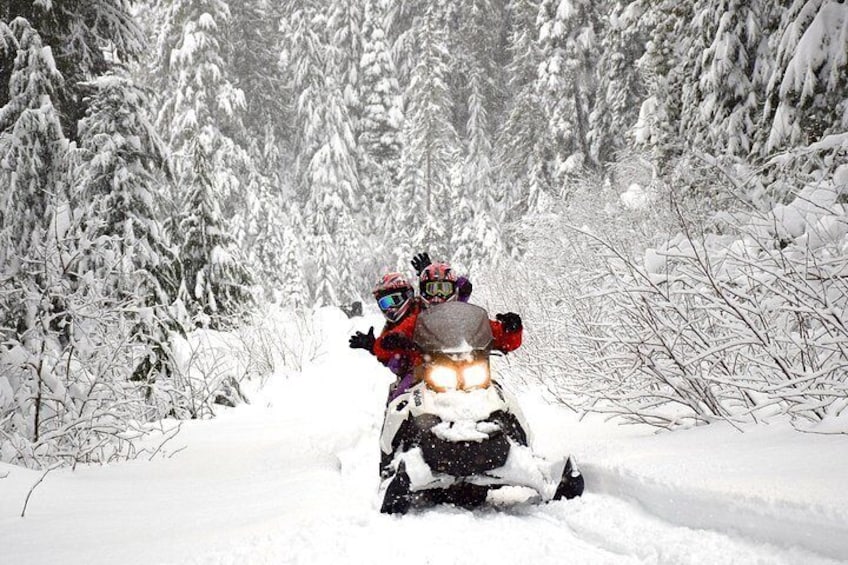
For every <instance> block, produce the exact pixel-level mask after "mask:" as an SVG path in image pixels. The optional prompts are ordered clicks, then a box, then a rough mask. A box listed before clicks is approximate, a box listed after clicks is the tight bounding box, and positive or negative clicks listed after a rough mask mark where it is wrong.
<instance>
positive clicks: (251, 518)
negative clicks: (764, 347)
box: [0, 310, 848, 565]
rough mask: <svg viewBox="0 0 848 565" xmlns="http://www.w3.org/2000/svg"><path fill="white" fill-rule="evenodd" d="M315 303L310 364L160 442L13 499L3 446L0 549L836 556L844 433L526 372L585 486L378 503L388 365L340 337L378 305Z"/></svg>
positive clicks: (844, 530) (165, 555) (847, 543)
mask: <svg viewBox="0 0 848 565" xmlns="http://www.w3.org/2000/svg"><path fill="white" fill-rule="evenodd" d="M322 316H323V322H324V325H323V331H322V332H321V333H320V337H319V340H320V341H321V342H322V343H321V345H320V349H319V351H318V355H317V357H316V358H315V360H314V361H313V362H311V363H310V364H308V365H307V366H306V368H305V370H304V371H303V373H301V374H292V375H289V376H283V375H278V376H276V377H275V378H272V379H271V380H270V381H269V383H268V385H267V386H266V387H265V388H264V389H263V390H261V391H258V392H256V391H254V392H253V394H252V398H253V402H252V404H251V405H250V406H242V407H239V408H236V409H234V410H225V411H223V413H222V414H221V415H220V417H219V418H217V419H215V420H212V421H200V422H186V423H185V424H184V429H183V431H182V433H181V434H180V435H179V436H178V437H177V438H176V439H175V440H173V441H172V442H171V443H169V444H168V445H167V446H166V447H167V451H168V453H169V454H170V457H169V458H164V457H158V458H156V459H154V460H153V461H147V460H136V461H132V462H125V463H120V464H112V465H108V466H102V467H82V468H78V469H77V470H76V471H71V470H67V469H63V470H56V471H53V472H51V473H50V474H48V475H47V477H46V478H45V479H44V482H43V483H42V484H41V485H40V486H39V487H38V488H37V489H36V490H35V491H34V493H33V495H32V499H31V500H30V503H29V506H28V509H27V515H26V517H25V518H24V519H21V518H20V517H19V514H20V512H21V508H22V506H23V502H24V499H25V497H26V494H27V492H28V491H29V489H30V487H31V485H32V484H33V483H34V482H35V481H36V480H37V479H38V478H39V477H40V475H41V474H40V473H39V472H36V471H30V470H25V469H21V468H18V467H12V466H10V465H6V464H0V476H3V475H7V476H6V478H3V479H0V563H2V564H15V565H22V564H48V563H61V564H62V565H70V564H76V563H79V564H83V563H84V564H92V565H93V564H101V563H102V564H106V563H109V564H114V563H121V564H133V563H144V564H147V565H149V564H153V563H203V564H210V565H211V564H224V563H274V564H281V563H285V564H288V563H293V564H294V563H298V564H301V563H302V564H309V565H322V564H328V565H329V564H332V565H338V564H342V563H344V564H348V563H362V564H369V565H381V564H387V565H388V564H392V565H397V564H398V563H401V562H403V563H411V564H438V565H446V564H451V563H457V564H464V563H481V564H482V563H485V564H486V565H492V564H500V563H503V564H510V565H514V564H522V563H533V564H561V563H577V564H580V563H586V564H590V563H591V564H597V563H615V564H618V563H658V564H659V563H662V564H669V565H672V564H673V565H679V564H685V563H691V564H711V565H712V564H717V563H728V564H748V563H751V564H753V563H768V564H805V565H806V564H825V563H840V562H841V563H848V510H846V509H848V489H846V488H845V477H846V476H848V471H846V469H848V437H846V436H845V435H836V436H833V435H831V436H826V435H818V434H801V433H798V432H795V431H793V430H791V429H790V428H789V427H788V426H787V425H785V424H773V425H763V426H760V427H758V428H756V429H749V430H747V431H746V433H739V432H737V431H735V430H733V429H732V428H729V427H726V426H710V427H703V428H698V429H694V430H689V431H681V432H675V433H663V434H656V433H654V430H651V429H645V428H638V427H620V426H615V425H613V424H609V423H604V422H602V421H600V420H599V419H588V420H584V421H582V422H578V421H577V420H576V418H575V417H574V416H573V415H571V414H569V413H567V412H565V411H564V410H562V409H560V408H558V407H554V406H551V405H550V404H548V403H547V402H546V401H545V400H544V398H543V397H542V395H541V393H540V392H538V391H533V390H531V391H528V392H526V393H523V394H521V395H519V398H520V401H521V404H522V408H523V410H524V413H525V415H526V416H527V418H528V420H529V421H530V424H531V426H532V428H533V431H534V434H535V442H536V443H535V445H534V447H535V448H536V450H537V451H538V452H539V453H540V454H542V455H545V456H547V457H552V458H553V457H560V456H561V455H564V454H566V453H567V452H571V453H573V454H575V455H576V456H577V458H578V460H579V461H580V463H581V466H582V469H583V471H584V475H585V477H586V483H587V489H586V493H585V494H584V496H583V497H582V498H581V499H577V500H573V501H562V502H556V503H551V504H548V505H543V506H538V507H537V506H530V505H526V504H511V505H509V504H504V505H501V506H499V507H487V508H483V509H478V510H475V511H466V510H462V509H457V508H453V507H439V508H434V509H429V510H424V511H414V512H413V513H411V514H409V515H407V516H404V517H397V516H385V515H381V514H380V513H379V502H380V501H379V498H378V496H377V488H378V476H377V466H378V463H377V462H378V449H379V447H378V443H377V437H378V433H379V428H380V424H381V421H380V414H381V410H382V406H383V401H384V399H385V393H386V387H387V385H388V383H389V382H390V381H391V377H390V376H389V375H388V373H387V372H386V371H385V370H384V369H382V368H380V367H379V365H378V364H377V363H376V361H374V360H373V358H371V357H370V356H369V355H368V354H367V353H365V352H363V351H361V350H356V351H354V350H350V349H348V347H347V336H348V335H350V334H351V333H352V332H353V331H354V330H357V329H359V330H363V331H365V330H367V329H368V326H369V325H372V324H374V325H377V328H378V329H379V319H376V318H368V319H358V320H354V321H349V320H347V319H345V318H343V317H342V315H341V314H340V313H336V312H334V311H331V310H325V311H323V313H322ZM494 363H495V368H497V363H498V360H494ZM507 384H508V383H507ZM181 448H183V449H181Z"/></svg>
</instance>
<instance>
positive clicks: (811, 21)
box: [759, 0, 848, 158]
mask: <svg viewBox="0 0 848 565" xmlns="http://www.w3.org/2000/svg"><path fill="white" fill-rule="evenodd" d="M846 29H848V5H846V4H845V2H838V1H835V0H794V1H793V2H792V3H791V5H790V6H789V8H788V9H786V10H785V11H784V13H783V17H782V20H781V23H780V29H779V32H778V36H777V38H778V42H777V52H776V64H775V67H774V71H773V72H772V74H771V76H770V78H769V81H768V87H767V91H766V104H765V110H764V116H763V124H762V126H763V130H764V131H767V137H766V138H765V141H764V142H763V143H761V144H760V146H759V153H760V154H761V155H768V154H770V153H772V152H774V151H777V150H780V149H783V148H787V147H798V146H807V145H810V144H812V143H814V142H817V141H820V140H821V139H822V138H823V137H825V136H828V135H831V134H843V133H845V132H846V131H848V96H846V92H848V33H846ZM837 145H838V144H837ZM846 146H848V144H846V143H845V142H844V141H843V142H842V144H841V147H842V151H843V155H844V152H845V151H848V148H847V147H846ZM843 158H844V157H843Z"/></svg>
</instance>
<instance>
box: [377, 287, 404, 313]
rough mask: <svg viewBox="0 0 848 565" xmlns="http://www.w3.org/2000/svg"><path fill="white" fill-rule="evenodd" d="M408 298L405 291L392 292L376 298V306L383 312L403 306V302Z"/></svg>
mask: <svg viewBox="0 0 848 565" xmlns="http://www.w3.org/2000/svg"><path fill="white" fill-rule="evenodd" d="M407 300H409V294H408V293H406V292H393V293H392V294H387V295H386V296H383V297H381V298H379V299H377V306H379V307H380V310H382V311H383V312H385V311H387V310H389V309H391V308H398V307H400V306H403V303H404V302H406V301H407Z"/></svg>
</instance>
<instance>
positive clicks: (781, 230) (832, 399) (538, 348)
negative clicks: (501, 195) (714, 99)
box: [475, 168, 848, 427]
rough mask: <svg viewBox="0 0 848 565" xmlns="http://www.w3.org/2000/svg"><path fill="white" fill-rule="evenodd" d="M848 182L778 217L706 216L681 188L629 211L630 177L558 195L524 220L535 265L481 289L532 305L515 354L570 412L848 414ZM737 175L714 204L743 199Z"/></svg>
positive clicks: (681, 418)
mask: <svg viewBox="0 0 848 565" xmlns="http://www.w3.org/2000/svg"><path fill="white" fill-rule="evenodd" d="M844 177H845V175H844V171H843V169H841V168H840V169H837V170H836V174H835V175H833V176H832V177H827V180H823V181H819V182H815V183H813V182H810V183H808V184H806V185H803V184H802V185H799V186H801V188H800V190H798V191H797V192H796V194H795V197H794V198H793V199H791V200H789V201H788V202H787V203H786V204H776V205H774V206H772V207H771V208H770V209H768V211H767V212H756V211H754V208H753V207H752V206H751V205H750V204H748V205H747V206H746V207H745V209H744V211H735V212H734V211H731V210H726V211H723V212H720V213H717V214H713V217H712V218H710V219H709V221H708V222H704V221H702V220H701V218H704V217H705V216H706V210H696V211H694V212H692V211H691V210H689V209H688V208H687V206H688V205H690V204H691V203H692V202H697V200H686V198H685V195H686V193H685V191H682V190H680V187H678V188H677V190H674V191H670V190H667V189H663V188H662V186H658V187H656V188H657V190H656V194H655V195H654V196H653V197H652V198H653V200H652V201H651V202H652V203H651V205H650V206H648V207H645V206H642V205H640V206H635V207H634V206H630V207H626V206H622V205H621V204H622V202H621V201H620V198H619V197H620V194H621V193H622V192H625V188H626V187H627V186H629V184H632V183H630V181H629V180H627V179H620V181H619V182H620V186H618V187H616V188H613V187H612V186H609V185H607V186H602V187H600V188H594V189H591V188H589V187H590V183H587V185H586V186H584V187H578V188H577V189H575V190H574V191H573V192H572V196H571V199H570V200H569V201H567V202H551V203H549V209H550V210H551V213H550V214H549V215H544V216H543V215H539V216H537V218H538V223H536V224H534V225H530V226H526V229H527V230H528V232H529V235H528V238H527V240H528V244H529V245H528V252H527V254H526V255H525V256H524V257H523V258H522V259H521V262H520V263H517V264H514V265H511V266H509V267H508V268H507V269H506V270H504V271H500V272H498V273H494V277H497V278H494V277H493V278H491V279H489V278H485V279H484V280H482V281H481V282H482V283H483V284H482V285H475V294H476V296H477V297H478V299H480V298H484V297H485V298H484V299H488V300H490V301H492V302H495V303H496V304H497V306H498V307H500V308H503V307H505V308H508V309H511V310H515V311H518V312H520V313H521V314H522V316H523V317H524V319H525V325H526V331H525V344H524V346H523V349H524V352H523V353H520V354H518V355H516V356H515V357H514V359H515V363H516V364H518V365H520V366H521V368H522V370H523V371H522V372H524V373H526V374H528V375H530V376H531V378H536V379H538V380H539V381H540V382H541V383H543V384H545V385H546V386H547V387H548V388H549V390H551V392H552V393H554V394H555V395H556V396H557V397H558V398H559V399H560V401H562V402H564V403H567V404H569V405H579V406H580V407H582V408H584V409H595V410H601V411H605V412H610V413H616V414H620V415H623V416H625V417H626V418H628V419H630V420H634V421H642V422H647V423H650V424H653V425H658V426H663V427H674V426H678V425H689V424H693V423H704V422H711V421H715V420H718V419H725V420H730V421H741V420H750V419H754V420H759V419H761V418H766V417H769V416H773V415H775V414H786V415H788V416H789V417H791V418H792V419H793V421H795V422H796V424H797V425H799V426H801V425H803V424H804V422H818V421H821V420H824V419H828V418H830V417H838V416H839V415H840V414H841V413H842V412H843V411H844V410H845V408H846V407H848V401H846V397H847V396H848V395H846V389H848V384H846V378H845V376H844V375H845V374H846V373H845V369H846V365H848V357H847V356H846V352H848V333H847V331H848V330H847V329H848V326H846V325H845V312H846V311H845V309H846V307H848V282H846V280H848V279H846V278H845V276H844V274H845V269H846V268H848V254H847V253H846V251H848V236H846V234H848V216H846V208H845V205H844V204H843V202H844V196H843V193H844V191H845V190H846V182H845V178H844ZM716 178H721V175H718V176H717V177H716ZM725 178H726V180H728V185H726V186H724V187H722V186H720V185H719V184H718V183H716V188H715V189H714V191H715V193H716V194H717V196H718V198H717V199H716V200H714V201H713V202H722V203H730V202H732V201H733V198H732V197H728V196H727V195H726V194H722V193H723V192H732V191H733V190H735V187H737V186H738V183H734V182H730V181H731V180H733V174H732V173H728V174H727V175H725ZM796 178H797V177H796ZM694 180H695V181H697V182H704V181H703V179H701V180H699V179H694ZM787 182H791V179H789V180H788V181H787ZM796 182H798V181H797V180H796ZM640 186H641V184H640ZM590 190H593V191H592V192H589V191H590ZM633 192H634V191H633V190H631V191H630V194H631V195H632V194H633ZM588 194H592V196H593V198H592V199H591V200H589V199H586V200H584V198H585V197H586V195H588ZM643 196H644V194H642V193H640V202H641V198H642V197H643ZM737 210H738V208H737ZM693 218H696V221H693ZM531 236H532V237H531ZM491 280H495V281H498V283H497V285H495V284H492V283H491V282H490V281H491ZM478 288H480V292H479V293H478V292H477V289H478Z"/></svg>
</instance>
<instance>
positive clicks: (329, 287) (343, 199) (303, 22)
mask: <svg viewBox="0 0 848 565" xmlns="http://www.w3.org/2000/svg"><path fill="white" fill-rule="evenodd" d="M284 25H286V26H287V29H288V33H287V34H286V35H287V36H288V38H287V45H286V52H287V54H288V57H289V58H290V59H289V61H288V64H289V65H290V68H291V70H292V73H293V76H294V90H295V91H296V92H298V100H297V120H298V121H297V123H298V129H299V130H300V131H301V132H302V134H301V137H300V139H299V140H298V143H299V146H300V151H299V156H298V158H299V161H298V163H297V182H298V192H299V194H300V195H301V197H302V198H303V200H304V201H305V202H306V211H307V219H306V223H307V229H308V232H309V233H308V237H309V240H310V241H311V246H312V249H313V251H314V253H313V254H312V260H313V263H312V264H311V265H305V267H306V270H307V271H308V272H309V273H311V274H312V279H311V281H310V288H311V289H312V299H313V304H316V305H321V304H323V305H328V304H334V305H337V304H339V303H340V301H348V300H349V299H350V298H351V297H355V296H356V295H357V294H358V291H357V288H358V287H360V286H361V285H362V284H363V283H362V281H363V280H364V279H363V275H364V274H363V273H352V272H345V270H347V269H350V268H352V266H353V265H355V264H356V259H357V258H358V257H359V256H360V254H361V249H362V247H361V245H360V242H359V239H360V237H361V235H360V234H361V230H359V229H357V228H358V226H357V225H356V223H355V221H354V211H355V210H356V209H357V208H358V202H357V197H356V195H357V194H358V192H359V178H358V176H357V165H356V148H355V140H354V137H353V129H352V119H351V116H350V114H349V113H348V105H347V104H346V103H345V99H344V86H343V84H344V83H340V82H338V81H337V79H336V76H335V75H334V74H333V70H334V69H336V68H337V67H336V66H335V63H336V61H335V60H334V59H333V50H332V48H331V47H330V46H329V45H327V44H326V43H325V38H324V37H322V36H321V35H320V34H318V33H316V32H315V31H314V30H315V29H328V25H327V22H326V20H325V16H324V15H323V13H319V12H317V11H315V10H314V9H312V8H311V7H310V6H304V7H302V8H300V9H298V10H296V11H295V12H294V13H293V14H292V17H291V18H289V20H288V21H287V22H286V23H285V24H284ZM342 285H343V286H342Z"/></svg>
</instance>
